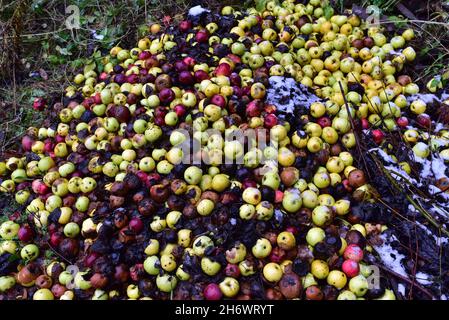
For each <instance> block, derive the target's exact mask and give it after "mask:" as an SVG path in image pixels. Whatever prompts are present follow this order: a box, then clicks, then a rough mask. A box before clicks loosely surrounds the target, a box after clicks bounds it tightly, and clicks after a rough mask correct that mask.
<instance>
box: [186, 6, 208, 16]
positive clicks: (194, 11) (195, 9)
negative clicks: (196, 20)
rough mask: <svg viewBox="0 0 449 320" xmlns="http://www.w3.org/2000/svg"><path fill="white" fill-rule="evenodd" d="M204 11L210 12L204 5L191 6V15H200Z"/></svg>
mask: <svg viewBox="0 0 449 320" xmlns="http://www.w3.org/2000/svg"><path fill="white" fill-rule="evenodd" d="M203 12H210V10H208V9H205V8H203V7H202V6H199V5H198V6H195V7H192V8H190V10H189V16H199V15H200V14H202V13H203Z"/></svg>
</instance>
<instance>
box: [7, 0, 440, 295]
mask: <svg viewBox="0 0 449 320" xmlns="http://www.w3.org/2000/svg"><path fill="white" fill-rule="evenodd" d="M151 31H152V32H151V34H149V35H148V36H147V37H145V38H143V39H141V40H140V41H139V42H138V44H137V47H135V48H131V49H125V48H120V47H114V48H112V49H111V51H110V52H109V54H107V55H105V56H104V57H102V59H100V61H98V62H96V63H93V64H90V65H87V66H85V67H84V70H83V72H81V73H79V74H77V75H76V76H75V77H74V79H73V85H71V86H69V87H67V88H66V90H65V97H64V99H63V103H62V104H58V106H59V107H56V108H54V109H53V110H52V111H51V112H52V114H55V115H56V116H55V119H54V120H55V121H54V122H53V123H54V125H52V126H50V127H40V128H37V127H32V128H29V129H28V130H27V132H26V135H25V136H24V137H23V138H22V151H23V156H22V157H12V158H9V159H5V160H4V162H0V179H1V180H0V189H1V191H2V192H4V193H9V194H11V195H14V197H15V200H16V202H17V203H18V204H19V205H21V208H22V211H21V212H22V218H21V219H18V220H15V218H11V219H10V220H8V221H6V222H3V223H2V224H1V225H0V237H1V244H0V261H1V263H2V265H1V266H2V268H1V273H0V296H1V297H2V298H6V299H20V298H23V299H27V298H28V299H31V298H32V299H36V300H39V299H45V300H50V299H69V300H70V299H169V298H170V296H173V297H174V298H175V299H207V300H218V299H222V298H234V299H311V300H321V299H353V300H354V299H364V298H366V299H395V296H394V294H393V292H392V291H391V290H389V289H388V288H387V287H385V285H384V284H382V285H381V286H380V287H377V288H372V287H370V285H369V279H370V276H371V272H372V270H371V269H370V267H369V263H368V261H366V260H365V256H366V255H367V254H371V252H372V251H373V250H372V247H371V246H370V245H369V244H367V241H366V237H367V235H369V234H375V233H380V232H382V231H384V230H385V228H386V227H385V226H381V225H372V224H368V223H364V222H363V221H357V219H356V218H355V217H354V216H353V214H352V211H351V208H352V204H353V203H354V202H359V201H371V200H370V195H371V194H372V192H371V190H372V189H373V187H372V186H371V185H369V184H368V181H367V179H366V177H365V174H364V172H363V171H362V170H360V169H358V168H357V167H356V163H355V161H354V159H353V155H352V150H354V148H355V147H356V135H355V133H354V130H355V129H356V128H362V129H365V130H367V132H369V134H368V135H366V136H365V138H366V139H368V140H369V143H373V146H382V145H383V142H384V140H385V136H386V133H387V132H389V131H393V130H399V131H401V132H402V131H405V130H406V128H407V125H408V122H407V121H408V120H409V118H410V117H418V118H419V117H420V118H426V116H425V111H426V103H425V102H424V101H422V100H415V101H413V102H412V103H409V102H408V101H407V99H406V97H407V96H408V95H413V94H416V93H418V91H419V87H418V86H417V85H416V84H415V83H413V81H412V79H411V78H410V77H409V76H407V75H404V74H401V71H402V70H403V68H404V66H405V65H406V64H407V63H410V62H412V61H413V60H414V59H415V57H416V53H415V51H414V49H413V48H412V47H410V46H407V42H408V41H411V40H412V39H413V38H414V33H413V30H411V29H407V30H405V31H403V32H401V33H398V34H396V35H392V36H391V37H389V36H387V35H385V34H384V33H383V32H382V28H381V27H377V26H370V25H367V24H366V23H365V22H364V21H362V19H360V18H359V17H358V16H357V15H355V14H352V13H347V14H333V15H331V17H329V18H326V17H325V16H324V9H323V7H322V5H321V1H319V0H311V1H309V2H308V3H307V4H295V1H292V0H286V1H283V2H282V3H280V4H279V5H278V4H276V3H275V2H274V1H269V2H267V4H266V8H265V10H263V11H262V12H258V11H256V10H255V9H248V10H247V11H245V12H243V11H237V10H235V9H233V8H232V7H228V6H227V7H224V8H222V10H221V14H213V13H211V12H207V11H205V12H204V13H202V14H201V17H198V16H196V17H195V16H187V18H186V19H185V20H183V21H181V22H180V23H179V24H178V25H177V26H173V27H170V28H167V29H166V30H164V31H161V27H160V26H159V25H157V24H155V25H152V26H151ZM272 76H285V77H291V78H293V79H295V80H296V81H297V82H298V83H300V84H302V85H305V86H307V87H310V88H311V89H313V90H314V92H315V93H316V94H317V95H318V96H319V97H320V98H322V99H323V100H322V102H314V103H313V104H311V105H309V106H307V110H308V113H305V114H299V113H298V114H294V118H296V120H295V122H294V123H292V122H289V121H287V120H286V119H285V118H284V117H283V116H281V115H280V114H279V113H278V112H277V109H276V107H277V106H276V105H270V104H267V103H265V97H266V91H267V86H268V85H269V78H270V77H272ZM33 107H34V108H35V109H36V110H45V109H47V108H48V106H47V105H46V102H45V100H43V99H36V101H35V103H34V105H33ZM426 119H427V118H426ZM421 121H424V120H421ZM210 128H213V129H215V130H216V131H218V132H219V134H213V135H209V134H208V133H207V129H210ZM248 128H249V129H255V130H262V129H263V130H267V132H269V134H270V137H271V138H272V139H273V140H274V141H275V142H276V145H275V146H276V148H265V149H263V150H261V149H257V148H255V149H254V148H253V149H250V150H247V148H246V147H247V146H246V143H247V142H245V143H243V144H242V143H239V142H238V141H232V142H229V141H225V140H224V138H223V137H224V135H225V134H228V133H232V132H233V131H235V130H237V129H242V130H245V129H248ZM179 129H183V130H186V131H188V132H194V135H193V139H194V140H195V141H196V142H197V143H199V144H200V146H201V149H200V152H198V153H195V154H193V155H192V161H193V160H200V164H191V165H190V164H185V162H183V161H182V160H183V152H182V149H181V147H180V145H182V144H183V142H184V141H185V136H184V135H183V134H181V133H180V131H179ZM443 134H444V135H446V136H447V135H448V133H447V132H443ZM405 135H406V136H407V135H411V133H410V130H407V131H406V133H405ZM408 140H409V141H411V139H408ZM411 142H412V141H411ZM416 142H417V143H418V138H416ZM421 143H422V142H421ZM416 149H417V150H418V149H419V150H421V149H420V148H419V147H418V148H416ZM419 150H418V151H419ZM442 153H443V154H447V153H448V151H447V149H446V151H442ZM427 155H428V154H427ZM238 156H241V157H243V159H244V161H243V163H242V164H225V163H224V162H223V159H224V158H228V159H229V158H230V159H236V158H237V157H238ZM204 159H207V160H208V162H207V163H206V162H205V161H201V160H204ZM262 159H264V160H276V161H277V166H272V165H271V166H270V165H266V164H263V163H266V162H263V161H262ZM192 163H193V162H192ZM16 218H17V217H16ZM50 253H51V254H50ZM48 256H50V257H51V258H48ZM24 289H25V292H26V295H24V293H23V290H24Z"/></svg>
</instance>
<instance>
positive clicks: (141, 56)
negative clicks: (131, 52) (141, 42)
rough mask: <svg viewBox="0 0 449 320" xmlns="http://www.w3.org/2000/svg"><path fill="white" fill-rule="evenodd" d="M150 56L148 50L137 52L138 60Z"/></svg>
mask: <svg viewBox="0 0 449 320" xmlns="http://www.w3.org/2000/svg"><path fill="white" fill-rule="evenodd" d="M150 57H151V52H150V51H142V52H141V53H139V60H147V59H148V58H150Z"/></svg>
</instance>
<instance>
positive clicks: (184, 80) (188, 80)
mask: <svg viewBox="0 0 449 320" xmlns="http://www.w3.org/2000/svg"><path fill="white" fill-rule="evenodd" d="M178 80H179V83H181V84H183V85H192V84H193V83H194V82H195V77H194V76H193V75H192V73H191V72H190V71H187V70H185V71H181V72H180V73H179V75H178Z"/></svg>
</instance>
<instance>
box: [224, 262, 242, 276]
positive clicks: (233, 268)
mask: <svg viewBox="0 0 449 320" xmlns="http://www.w3.org/2000/svg"><path fill="white" fill-rule="evenodd" d="M225 274H226V276H228V277H233V278H238V277H239V276H240V269H239V266H238V265H236V264H233V263H228V264H227V265H226V268H225Z"/></svg>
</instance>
